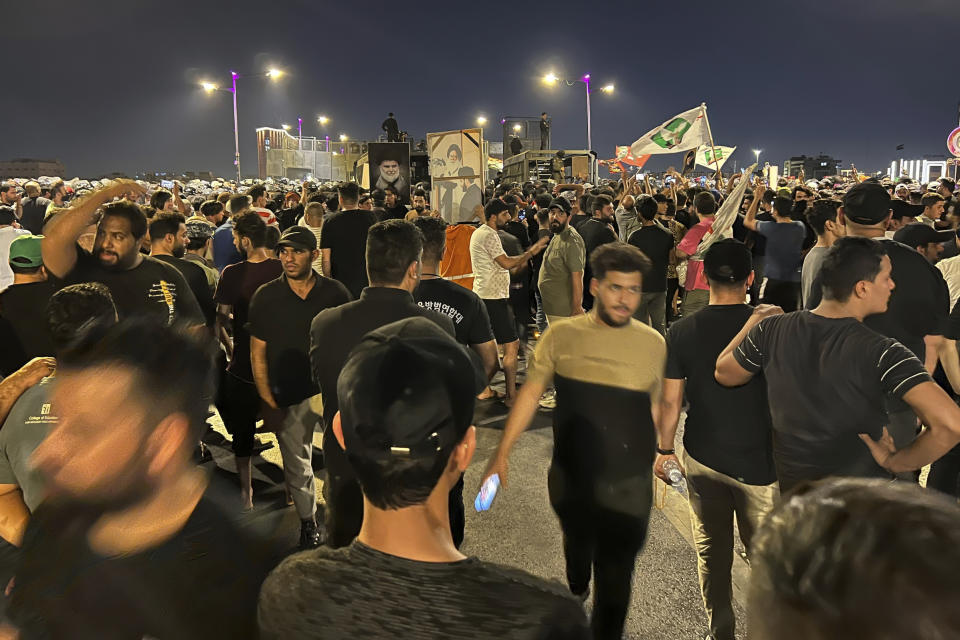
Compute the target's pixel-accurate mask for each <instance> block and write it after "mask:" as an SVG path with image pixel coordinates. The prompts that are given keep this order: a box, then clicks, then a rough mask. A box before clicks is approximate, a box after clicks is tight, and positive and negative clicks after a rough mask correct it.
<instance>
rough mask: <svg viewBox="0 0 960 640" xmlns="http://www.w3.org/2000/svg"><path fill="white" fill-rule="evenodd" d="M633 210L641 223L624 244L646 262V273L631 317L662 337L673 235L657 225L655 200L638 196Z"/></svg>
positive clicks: (664, 325)
mask: <svg viewBox="0 0 960 640" xmlns="http://www.w3.org/2000/svg"><path fill="white" fill-rule="evenodd" d="M636 207H637V212H638V213H639V214H640V219H641V221H642V222H641V226H640V228H639V229H637V230H636V231H634V232H633V233H631V234H630V237H629V238H628V239H627V243H628V244H632V245H633V246H635V247H636V248H637V249H640V251H643V255H645V256H647V258H649V259H650V272H649V273H645V274H644V276H643V295H642V296H641V297H640V306H639V307H638V308H637V313H636V315H634V317H635V318H636V319H637V320H639V321H640V322H645V323H647V324H648V325H650V326H651V327H653V328H654V329H656V330H657V331H659V332H660V333H661V334H663V333H664V332H665V331H666V330H667V326H666V315H667V267H668V266H669V265H670V258H671V257H672V256H673V255H674V251H673V234H672V233H670V232H669V231H667V230H666V229H664V228H663V227H662V226H661V225H659V224H657V222H656V219H657V201H656V200H654V199H653V198H651V197H649V196H641V197H640V198H639V199H638V200H637V204H636Z"/></svg>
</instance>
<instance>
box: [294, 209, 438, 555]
mask: <svg viewBox="0 0 960 640" xmlns="http://www.w3.org/2000/svg"><path fill="white" fill-rule="evenodd" d="M324 233H326V228H324ZM422 249H423V237H422V236H421V235H420V232H419V231H417V228H416V227H414V226H413V224H412V223H410V222H406V221H404V220H385V221H384V222H378V223H377V224H375V225H374V226H373V227H371V228H370V233H369V234H368V236H367V251H366V263H367V268H368V270H369V272H370V286H369V287H367V288H366V289H364V290H363V293H362V294H361V296H360V299H359V300H354V301H353V302H348V303H346V304H342V305H340V306H339V307H335V308H333V309H325V310H324V311H321V312H320V313H318V314H317V317H316V318H314V319H313V322H312V323H311V324H310V368H311V372H312V373H313V380H314V381H315V382H316V383H317V386H318V387H319V388H320V393H321V395H322V397H323V424H324V429H325V432H324V435H325V437H324V439H323V462H324V466H325V467H326V474H327V478H326V482H324V485H323V495H324V502H325V505H326V509H325V511H324V518H325V520H326V534H327V540H326V544H327V545H328V546H330V547H342V546H346V545H348V544H350V542H351V541H352V540H353V539H354V537H356V535H357V533H358V532H359V531H360V525H361V523H362V521H363V497H362V495H361V494H360V485H359V484H357V479H356V476H355V474H354V471H353V469H352V468H351V466H350V464H349V463H348V462H347V459H346V455H345V454H344V452H343V448H342V447H341V446H340V445H339V444H337V440H336V438H331V437H329V435H330V431H329V427H330V425H331V424H332V423H333V417H334V415H336V413H337V378H338V377H339V375H340V371H341V369H343V365H344V363H345V362H346V361H347V356H348V355H349V354H350V350H351V349H353V347H355V346H356V345H357V344H358V343H359V342H360V340H361V339H362V338H363V336H364V335H366V334H367V333H368V332H370V331H372V330H374V329H377V328H379V327H382V326H384V325H386V324H389V323H391V322H394V321H396V320H401V319H403V318H409V317H412V316H422V317H425V318H430V319H431V320H433V321H434V322H436V323H437V324H438V325H440V326H441V327H442V328H443V329H444V330H445V331H447V332H449V333H450V335H451V336H454V335H455V331H454V327H453V322H452V321H451V320H450V318H449V317H446V316H443V315H440V314H439V313H435V312H434V311H431V310H427V309H424V308H422V307H419V306H417V303H416V302H414V301H413V295H412V293H413V292H414V291H415V290H416V288H417V284H418V282H419V279H420V278H419V276H420V271H421V264H420V256H421V253H422Z"/></svg>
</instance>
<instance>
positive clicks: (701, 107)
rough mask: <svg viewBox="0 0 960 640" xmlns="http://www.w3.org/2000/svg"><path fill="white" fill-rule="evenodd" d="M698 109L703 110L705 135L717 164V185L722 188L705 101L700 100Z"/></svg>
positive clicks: (721, 176)
mask: <svg viewBox="0 0 960 640" xmlns="http://www.w3.org/2000/svg"><path fill="white" fill-rule="evenodd" d="M700 109H702V110H703V121H704V122H706V123H707V135H708V136H710V150H711V151H712V152H713V162H714V164H716V165H717V185H719V187H720V188H721V189H723V174H721V173H720V161H719V160H718V159H717V148H716V146H714V144H713V132H712V131H710V118H708V117H707V103H706V102H701V103H700Z"/></svg>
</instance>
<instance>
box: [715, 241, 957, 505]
mask: <svg viewBox="0 0 960 640" xmlns="http://www.w3.org/2000/svg"><path fill="white" fill-rule="evenodd" d="M887 246H888V243H885V242H877V241H875V240H871V239H869V238H858V237H846V238H841V239H840V240H838V241H837V242H836V244H834V246H833V247H832V248H831V249H830V251H829V253H828V254H827V256H826V258H824V261H823V265H822V267H821V269H820V280H821V285H822V290H823V298H822V300H821V302H820V304H819V305H818V306H817V308H815V309H813V311H796V312H793V313H788V314H786V315H776V314H777V313H779V312H780V309H779V308H778V307H768V306H766V305H760V306H759V307H757V309H756V310H755V311H754V313H753V315H751V316H750V318H749V319H748V320H747V322H746V324H745V325H744V326H743V328H742V329H741V330H740V333H738V334H737V336H736V337H735V338H734V339H733V341H731V342H730V344H729V345H727V348H726V349H724V351H723V353H722V354H721V355H720V357H719V358H718V359H717V366H716V378H717V381H718V382H720V384H722V385H724V386H730V387H734V386H739V385H743V384H746V383H747V382H749V381H750V379H751V378H752V377H753V376H754V375H755V374H757V373H759V372H760V371H761V370H762V371H763V373H764V377H765V378H766V382H767V394H768V397H769V399H770V413H771V418H772V423H773V458H774V462H775V463H776V467H777V478H778V480H779V482H780V489H781V490H782V491H788V490H790V489H792V488H793V487H794V486H796V485H797V484H798V483H800V482H802V481H804V480H818V479H820V478H825V477H829V476H859V477H890V475H889V473H888V471H894V472H907V471H913V470H914V469H919V468H920V467H922V466H924V465H926V464H929V463H931V462H933V461H934V460H936V459H937V458H939V457H940V456H941V455H943V454H944V453H946V452H947V451H949V449H950V448H952V447H953V446H954V445H955V444H957V442H960V408H958V407H957V405H955V404H954V403H953V402H952V401H951V400H950V398H949V397H948V396H947V395H946V393H944V392H943V390H942V389H941V388H940V387H939V386H938V385H937V384H936V383H935V382H933V379H932V378H931V377H930V375H929V374H928V373H927V372H926V370H925V369H924V366H923V363H922V362H920V360H919V359H917V357H916V356H915V355H913V354H912V353H911V352H910V350H909V349H907V348H906V347H905V346H904V345H902V344H900V343H899V342H897V341H896V340H894V339H892V338H887V337H885V336H883V335H881V334H879V333H877V332H875V331H873V330H871V329H870V328H868V327H867V326H865V324H864V323H863V319H864V318H865V317H867V316H870V315H873V314H877V313H883V312H884V311H885V310H886V309H887V301H888V300H889V298H890V292H891V291H892V290H893V288H894V286H895V284H894V281H893V279H892V278H891V275H890V274H891V270H892V268H891V263H890V258H889V257H888V256H887V255H886V253H885V248H886V247H887ZM921 259H922V258H921ZM770 316H773V317H770ZM888 395H889V396H892V397H893V398H894V399H897V400H901V401H903V402H905V403H906V404H907V405H909V407H910V408H911V410H913V411H916V412H917V413H918V414H919V415H922V416H924V417H925V418H926V420H925V421H926V422H927V425H926V426H927V429H926V430H924V432H923V433H922V434H921V435H920V436H919V437H917V438H916V439H915V440H914V441H913V442H912V443H911V444H910V445H909V446H908V447H906V448H903V449H901V450H900V451H896V449H894V448H893V443H892V440H891V439H890V437H889V435H888V432H887V428H886V426H885V425H887V424H889V422H890V418H889V417H888V415H887V412H886V411H885V410H884V400H885V399H886V396H888ZM881 434H882V435H883V438H882V440H881V441H880V442H879V443H877V442H875V441H874V440H872V439H871V438H876V437H880V436H881ZM861 440H863V441H864V442H865V443H866V444H867V445H868V447H869V448H865V447H864V442H861ZM871 454H872V455H871ZM881 467H882V468H881Z"/></svg>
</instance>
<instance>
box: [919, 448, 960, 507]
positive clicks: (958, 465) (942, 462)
mask: <svg viewBox="0 0 960 640" xmlns="http://www.w3.org/2000/svg"><path fill="white" fill-rule="evenodd" d="M927 488H928V489H936V490H937V491H942V492H943V493H945V494H947V495H949V496H953V497H954V498H960V445H957V446H955V447H954V448H953V449H950V451H947V452H946V453H945V454H943V457H941V458H940V459H939V460H937V461H936V462H934V463H933V465H932V466H931V467H930V475H928V476H927Z"/></svg>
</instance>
